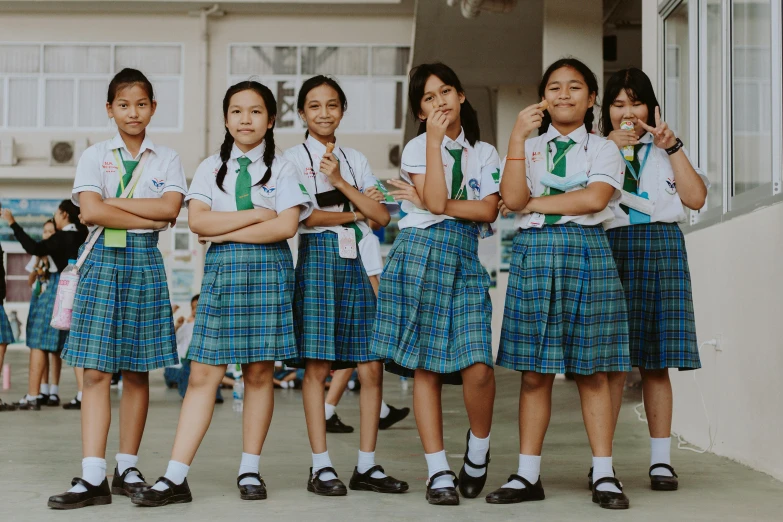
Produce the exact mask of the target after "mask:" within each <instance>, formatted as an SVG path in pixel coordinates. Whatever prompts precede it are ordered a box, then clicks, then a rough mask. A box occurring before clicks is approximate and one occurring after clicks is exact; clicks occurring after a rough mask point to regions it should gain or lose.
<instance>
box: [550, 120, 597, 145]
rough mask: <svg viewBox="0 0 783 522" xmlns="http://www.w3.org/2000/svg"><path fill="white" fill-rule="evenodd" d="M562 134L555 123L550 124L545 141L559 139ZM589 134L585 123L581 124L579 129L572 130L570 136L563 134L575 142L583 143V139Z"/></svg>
mask: <svg viewBox="0 0 783 522" xmlns="http://www.w3.org/2000/svg"><path fill="white" fill-rule="evenodd" d="M561 136H562V134H560V131H558V130H557V129H556V128H555V126H554V125H551V124H550V125H549V129H547V131H546V134H544V142H545V143H549V142H550V141H552V140H554V139H557V138H559V137H561ZM586 136H587V129H586V128H585V126H584V125H580V126H579V128H578V129H576V130H574V131H572V132H571V133H570V134H569V135H568V136H563V137H564V138H570V139H572V140H573V141H574V142H575V143H581V142H582V140H584V139H585V137H586Z"/></svg>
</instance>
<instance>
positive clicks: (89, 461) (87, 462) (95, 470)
mask: <svg viewBox="0 0 783 522" xmlns="http://www.w3.org/2000/svg"><path fill="white" fill-rule="evenodd" d="M82 478H83V479H84V480H86V481H87V482H89V483H90V484H92V485H93V486H100V485H101V483H103V481H104V480H105V479H106V459H100V458H98V457H85V458H83V459H82ZM85 491H87V488H85V487H84V486H82V485H81V484H76V485H75V486H74V487H72V488H71V489H69V490H68V492H69V493H84V492H85Z"/></svg>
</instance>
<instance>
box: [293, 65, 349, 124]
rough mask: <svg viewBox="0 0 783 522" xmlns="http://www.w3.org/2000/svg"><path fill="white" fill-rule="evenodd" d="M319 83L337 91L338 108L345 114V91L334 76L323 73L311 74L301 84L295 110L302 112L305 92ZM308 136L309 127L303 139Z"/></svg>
mask: <svg viewBox="0 0 783 522" xmlns="http://www.w3.org/2000/svg"><path fill="white" fill-rule="evenodd" d="M321 85H328V86H329V87H331V88H332V89H334V90H335V91H336V92H337V97H338V98H339V99H340V108H341V109H342V111H343V114H345V111H347V110H348V98H346V97H345V91H343V88H342V87H340V84H339V83H337V80H335V79H334V78H330V77H328V76H324V75H323V74H319V75H318V76H313V77H312V78H309V79H307V80H306V81H305V82H304V83H303V84H302V87H301V88H300V89H299V96H298V97H297V99H296V111H297V112H298V113H299V114H301V113H303V112H304V108H305V100H306V99H307V94H308V93H309V92H310V91H312V90H313V89H315V88H316V87H320V86H321ZM309 136H310V129H306V130H305V139H307V138H308V137H309Z"/></svg>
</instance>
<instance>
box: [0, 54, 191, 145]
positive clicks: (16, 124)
mask: <svg viewBox="0 0 783 522" xmlns="http://www.w3.org/2000/svg"><path fill="white" fill-rule="evenodd" d="M182 57H183V52H182V45H180V44H150V45H144V44H98V43H90V44H80V43H67V44H66V43H41V44H38V43H36V44H3V43H0V128H3V129H25V130H27V129H30V130H35V129H83V130H103V129H107V128H110V127H111V126H112V123H111V122H110V121H109V119H108V117H107V116H106V92H107V90H108V86H109V82H110V81H111V78H112V77H113V76H114V74H116V73H117V72H119V71H120V70H122V69H123V68H125V67H131V68H134V69H139V70H140V71H142V72H143V73H144V74H145V75H146V76H147V77H148V78H149V79H150V81H151V82H152V86H153V89H154V90H155V99H156V100H157V102H158V108H157V111H156V113H155V116H153V118H152V122H151V124H150V128H151V129H157V130H178V129H180V128H181V127H182V109H181V106H182V103H181V100H182V90H183V85H184V80H183V65H182V63H183V60H182Z"/></svg>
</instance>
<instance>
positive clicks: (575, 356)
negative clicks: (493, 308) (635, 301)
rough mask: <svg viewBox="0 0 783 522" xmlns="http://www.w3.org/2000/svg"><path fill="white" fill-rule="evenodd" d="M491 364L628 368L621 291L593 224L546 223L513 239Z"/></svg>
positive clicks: (540, 369)
mask: <svg viewBox="0 0 783 522" xmlns="http://www.w3.org/2000/svg"><path fill="white" fill-rule="evenodd" d="M497 364H498V365H500V366H504V367H506V368H511V369H512V370H518V371H534V372H537V373H565V372H572V373H576V374H579V375H591V374H594V373H597V372H626V371H630V369H631V365H630V357H629V354H628V313H627V311H626V305H625V296H624V294H623V287H622V284H621V283H620V278H619V277H618V276H617V269H616V267H615V264H614V259H613V258H612V252H611V250H610V249H609V243H608V241H607V239H606V234H605V233H604V229H603V228H602V227H601V226H600V225H599V226H594V227H585V226H582V225H577V224H575V223H567V224H564V225H547V226H544V227H542V228H534V229H528V230H522V231H520V232H519V233H518V234H517V236H516V237H515V238H514V246H513V249H512V258H511V268H510V270H509V280H508V292H507V294H506V308H505V311H504V314H503V330H502V332H501V338H500V351H499V352H498V357H497Z"/></svg>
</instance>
